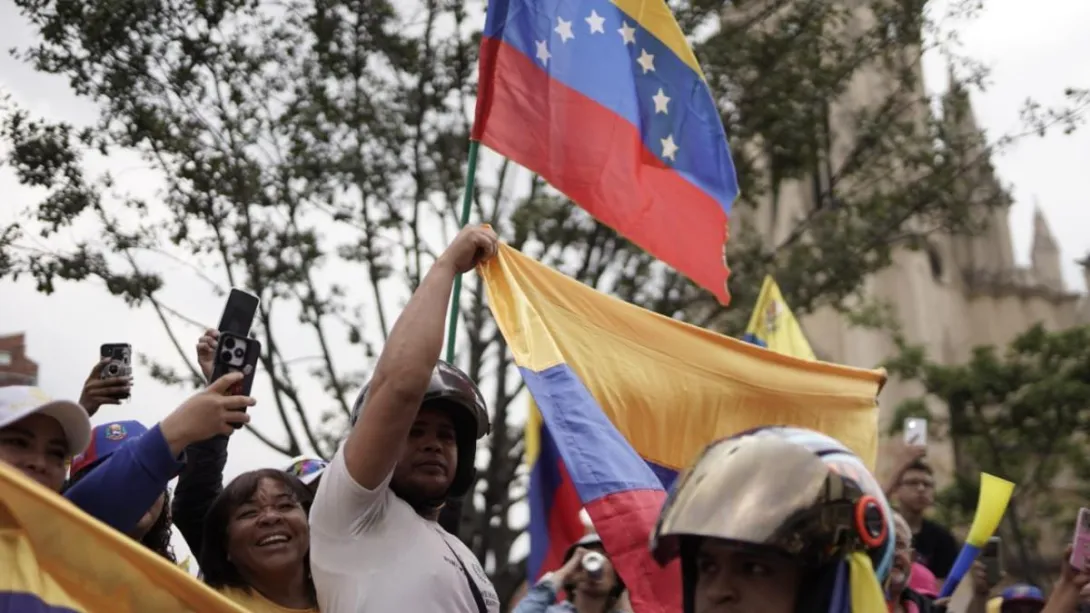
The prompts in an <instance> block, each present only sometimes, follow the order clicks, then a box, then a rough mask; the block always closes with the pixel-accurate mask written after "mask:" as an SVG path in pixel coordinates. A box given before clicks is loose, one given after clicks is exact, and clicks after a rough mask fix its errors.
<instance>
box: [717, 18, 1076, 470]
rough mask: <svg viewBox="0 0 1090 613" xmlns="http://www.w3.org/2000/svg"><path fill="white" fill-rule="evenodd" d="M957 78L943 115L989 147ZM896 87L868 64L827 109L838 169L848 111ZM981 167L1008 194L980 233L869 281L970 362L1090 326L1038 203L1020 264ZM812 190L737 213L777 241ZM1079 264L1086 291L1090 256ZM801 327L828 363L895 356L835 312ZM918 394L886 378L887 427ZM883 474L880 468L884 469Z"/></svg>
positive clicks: (918, 333) (945, 465)
mask: <svg viewBox="0 0 1090 613" xmlns="http://www.w3.org/2000/svg"><path fill="white" fill-rule="evenodd" d="M758 4H759V3H758ZM751 8H752V5H751ZM743 10H744V9H743ZM871 19H872V17H871V16H870V15H869V14H860V15H858V20H859V23H858V24H857V25H859V26H860V27H863V26H865V25H866V22H867V21H869V20H871ZM849 29H850V28H849ZM916 65H917V67H918V68H917V82H918V87H919V89H918V91H917V92H916V93H917V94H920V95H921V96H922V94H923V91H924V84H923V74H922V67H920V63H919V62H917V63H916ZM952 77H953V75H952V74H951V79H950V83H951V86H950V88H949V90H948V92H947V93H946V94H945V95H944V97H943V104H942V107H943V117H944V121H947V122H948V125H949V126H950V127H952V128H953V129H955V130H958V131H960V132H961V134H962V135H963V136H966V137H970V138H971V139H973V140H976V141H978V142H979V146H980V147H983V146H984V145H985V137H984V134H983V132H982V131H981V130H980V129H979V127H978V126H977V123H976V120H975V118H974V116H973V112H972V107H971V105H970V103H969V96H968V93H967V92H966V91H965V90H964V89H963V88H962V87H961V86H959V85H958V83H957V80H956V79H954V78H952ZM890 91H891V86H890V83H889V80H888V78H887V77H886V76H885V75H883V74H882V73H881V72H880V71H879V70H877V69H873V68H872V69H863V70H860V71H859V72H858V74H857V75H856V76H855V77H854V80H853V82H852V83H851V85H850V87H849V88H848V90H847V91H846V93H845V95H844V97H843V98H842V99H841V100H837V101H836V102H835V103H834V104H833V105H831V111H830V124H831V128H832V132H833V134H834V140H833V147H832V154H831V157H832V158H833V159H832V160H831V161H832V162H833V167H837V166H838V165H839V163H840V161H842V160H843V157H844V156H845V155H846V152H847V151H848V150H849V149H850V146H849V144H848V143H849V142H850V140H851V138H852V134H851V132H852V130H851V126H850V123H849V120H848V118H849V117H850V116H851V115H852V114H853V113H852V112H853V111H854V110H856V109H860V108H866V107H868V106H873V105H875V104H877V103H878V102H879V101H882V100H885V99H886V97H887V96H888V95H889V92H890ZM921 107H922V105H921ZM915 113H916V114H917V115H918V117H919V120H920V121H921V125H922V122H923V121H925V120H926V118H927V113H928V109H927V108H919V109H917V110H916V111H915ZM977 172H978V173H979V174H978V175H977V176H976V177H974V179H976V181H977V182H978V184H979V185H982V186H984V187H985V188H986V189H985V190H984V191H988V192H989V193H990V194H992V196H991V197H993V198H994V194H996V193H1000V194H1003V196H1002V197H1003V198H1004V199H1005V202H1004V203H1003V205H1002V206H1000V207H992V208H984V207H981V209H980V213H981V214H980V216H979V221H980V224H981V225H980V227H981V228H982V229H983V231H982V232H980V233H978V234H976V235H975V236H957V237H954V236H941V235H937V236H934V237H932V240H931V242H930V244H929V245H928V246H927V248H926V249H922V250H920V251H908V250H904V251H901V252H899V253H897V254H896V255H895V257H894V262H893V264H892V266H890V267H889V268H887V269H886V270H883V271H882V272H880V273H878V274H876V275H873V276H872V277H871V278H869V279H868V280H867V281H866V283H865V289H866V292H867V293H868V294H869V295H870V296H871V297H872V298H874V299H877V300H880V301H882V302H885V303H888V304H891V305H893V306H894V308H895V309H896V312H897V315H898V317H899V319H900V323H901V325H902V328H903V332H904V334H905V336H906V337H907V340H908V341H909V342H910V343H912V344H918V345H922V346H923V347H925V348H926V350H927V352H928V356H929V357H930V358H931V359H933V360H936V361H939V362H943V363H958V362H964V361H965V360H967V359H968V358H969V357H970V355H971V352H972V349H973V348H974V347H977V346H981V345H997V346H1003V345H1006V344H1007V343H1009V342H1010V341H1011V340H1013V339H1014V338H1015V337H1016V336H1017V335H1018V334H1019V333H1021V332H1023V331H1025V330H1026V329H1028V328H1029V327H1031V326H1033V325H1034V324H1036V323H1042V324H1043V325H1044V326H1045V327H1046V328H1048V329H1052V330H1057V329H1063V328H1067V327H1071V326H1074V325H1079V324H1090V300H1088V299H1087V297H1085V296H1083V295H1080V294H1078V293H1076V292H1074V291H1072V290H1070V289H1069V288H1066V287H1065V285H1064V281H1063V278H1062V274H1061V261H1062V260H1061V258H1062V257H1065V255H1064V254H1061V253H1060V250H1059V247H1058V246H1057V243H1056V240H1055V238H1054V236H1053V234H1052V231H1051V230H1050V229H1049V226H1048V221H1047V220H1046V219H1045V217H1044V215H1043V214H1042V212H1041V211H1040V209H1038V210H1037V212H1036V215H1035V218H1034V235H1033V248H1032V258H1031V264H1030V265H1029V266H1028V267H1020V266H1018V265H1017V264H1016V263H1015V258H1014V250H1013V247H1012V241H1011V228H1010V220H1009V207H1010V204H1011V202H1010V198H1009V196H1007V195H1006V191H1005V190H1003V189H1002V186H1001V181H1000V180H999V178H998V177H997V176H996V175H995V172H994V170H993V169H992V166H991V164H990V163H988V162H987V161H985V162H984V163H982V164H980V168H979V170H978V171H977ZM813 194H814V189H813V186H812V182H811V180H810V179H806V180H799V181H790V182H787V183H785V184H784V185H783V186H782V188H781V190H780V192H779V195H778V196H779V197H778V198H777V202H776V204H775V206H773V205H772V203H771V201H768V202H763V203H761V204H760V205H759V206H758V207H757V209H756V210H755V211H753V212H749V211H746V212H742V211H740V210H737V209H736V212H737V213H741V214H742V215H744V216H745V219H744V223H745V225H746V226H747V227H749V228H752V231H756V232H758V233H759V234H760V235H761V236H762V237H763V239H764V240H765V241H766V242H767V244H769V245H770V246H771V245H775V244H778V243H779V242H781V241H782V240H783V239H784V238H785V237H786V236H787V235H788V234H789V233H790V232H791V230H792V229H793V228H794V226H795V224H796V223H797V220H799V219H801V218H803V217H804V216H805V214H806V213H807V212H808V211H809V210H810V209H811V208H812V207H813V206H814V202H813ZM973 196H976V194H975V193H974V194H973ZM770 200H771V199H770ZM739 221H743V220H742V219H739ZM1074 256H1075V254H1068V255H1067V256H1066V257H1074ZM1088 260H1090V258H1088ZM1082 265H1083V271H1084V275H1085V276H1086V279H1087V286H1088V287H1090V261H1085V262H1083V263H1082ZM801 323H802V326H803V329H804V330H805V332H806V335H807V337H808V338H809V340H810V343H811V345H812V346H813V348H814V351H815V353H817V355H818V356H819V358H821V359H823V360H826V361H831V362H837V363H841V364H848V365H851V366H858V367H865V368H873V367H875V366H876V365H878V364H880V363H882V362H883V361H884V360H885V359H886V358H888V357H890V356H891V355H892V354H893V352H894V347H893V344H892V342H891V341H890V339H889V338H888V335H887V334H886V333H881V332H876V331H871V330H864V329H860V328H856V327H852V326H850V325H849V324H848V322H847V321H845V320H844V318H843V317H841V316H840V315H838V314H837V313H835V312H834V311H832V310H830V309H825V310H819V311H817V312H815V313H813V314H810V315H808V316H806V317H804V318H802V321H801ZM920 391H921V390H920V389H919V388H918V386H916V385H915V384H906V383H904V382H902V381H898V380H896V379H891V380H890V381H889V383H888V384H887V385H886V387H885V389H884V390H883V391H882V394H881V396H880V398H879V402H880V405H881V406H882V409H883V410H882V418H881V421H882V424H881V427H882V428H883V430H884V429H885V428H887V427H888V426H889V421H890V419H891V418H892V414H893V411H894V409H895V407H896V406H897V405H898V404H899V403H900V402H901V401H902V400H904V399H906V398H911V397H916V396H919V394H920ZM930 457H931V459H932V462H933V463H934V464H935V466H936V468H937V469H938V470H939V472H940V473H945V474H947V475H948V474H950V471H952V468H953V467H952V466H951V463H952V462H951V454H950V453H949V451H948V450H946V451H944V450H942V449H941V448H939V449H935V450H934V452H933V453H931V454H930ZM884 470H885V468H884V467H882V466H880V467H879V472H880V473H883V472H884ZM880 476H882V475H880Z"/></svg>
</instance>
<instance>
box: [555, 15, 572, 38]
mask: <svg viewBox="0 0 1090 613" xmlns="http://www.w3.org/2000/svg"><path fill="white" fill-rule="evenodd" d="M553 31H554V32H556V33H557V34H559V35H560V40H561V41H563V42H565V43H566V42H568V41H569V40H571V39H573V38H575V34H574V33H573V32H572V31H571V22H570V21H564V20H563V19H561V18H560V17H557V18H556V29H555V30H553Z"/></svg>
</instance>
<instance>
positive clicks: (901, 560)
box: [889, 522, 912, 593]
mask: <svg viewBox="0 0 1090 613" xmlns="http://www.w3.org/2000/svg"><path fill="white" fill-rule="evenodd" d="M896 525H897V535H896V536H897V540H896V541H895V543H894V549H893V569H892V571H890V574H889V584H890V588H891V590H890V591H892V592H894V593H900V592H901V590H903V589H905V587H907V586H908V580H909V579H910V578H911V577H912V532H911V531H909V530H908V529H907V526H905V525H904V524H902V523H901V522H897V524H896Z"/></svg>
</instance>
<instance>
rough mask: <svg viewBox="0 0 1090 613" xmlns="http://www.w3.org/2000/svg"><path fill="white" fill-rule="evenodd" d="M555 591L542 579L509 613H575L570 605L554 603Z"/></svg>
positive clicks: (548, 580) (568, 603)
mask: <svg viewBox="0 0 1090 613" xmlns="http://www.w3.org/2000/svg"><path fill="white" fill-rule="evenodd" d="M556 591H557V590H556V585H554V584H553V582H552V581H551V580H550V579H548V578H543V579H542V580H541V581H538V582H537V583H536V584H535V585H534V587H532V588H530V590H529V591H528V592H526V596H525V597H524V598H523V599H522V600H520V601H519V603H518V605H517V606H515V610H514V611H512V612H511V613H576V608H575V605H573V604H572V603H570V602H557V601H556ZM616 613H620V611H619V610H618V611H617V612H616Z"/></svg>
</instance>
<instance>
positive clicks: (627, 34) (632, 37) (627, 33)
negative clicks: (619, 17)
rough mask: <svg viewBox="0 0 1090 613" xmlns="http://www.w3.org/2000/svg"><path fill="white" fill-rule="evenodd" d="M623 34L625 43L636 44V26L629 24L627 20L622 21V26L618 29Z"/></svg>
mask: <svg viewBox="0 0 1090 613" xmlns="http://www.w3.org/2000/svg"><path fill="white" fill-rule="evenodd" d="M617 31H618V32H620V34H621V38H623V39H624V44H626V45H635V44H636V28H633V27H632V26H630V25H628V22H627V21H622V22H621V27H620V28H619V29H618V30H617Z"/></svg>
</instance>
